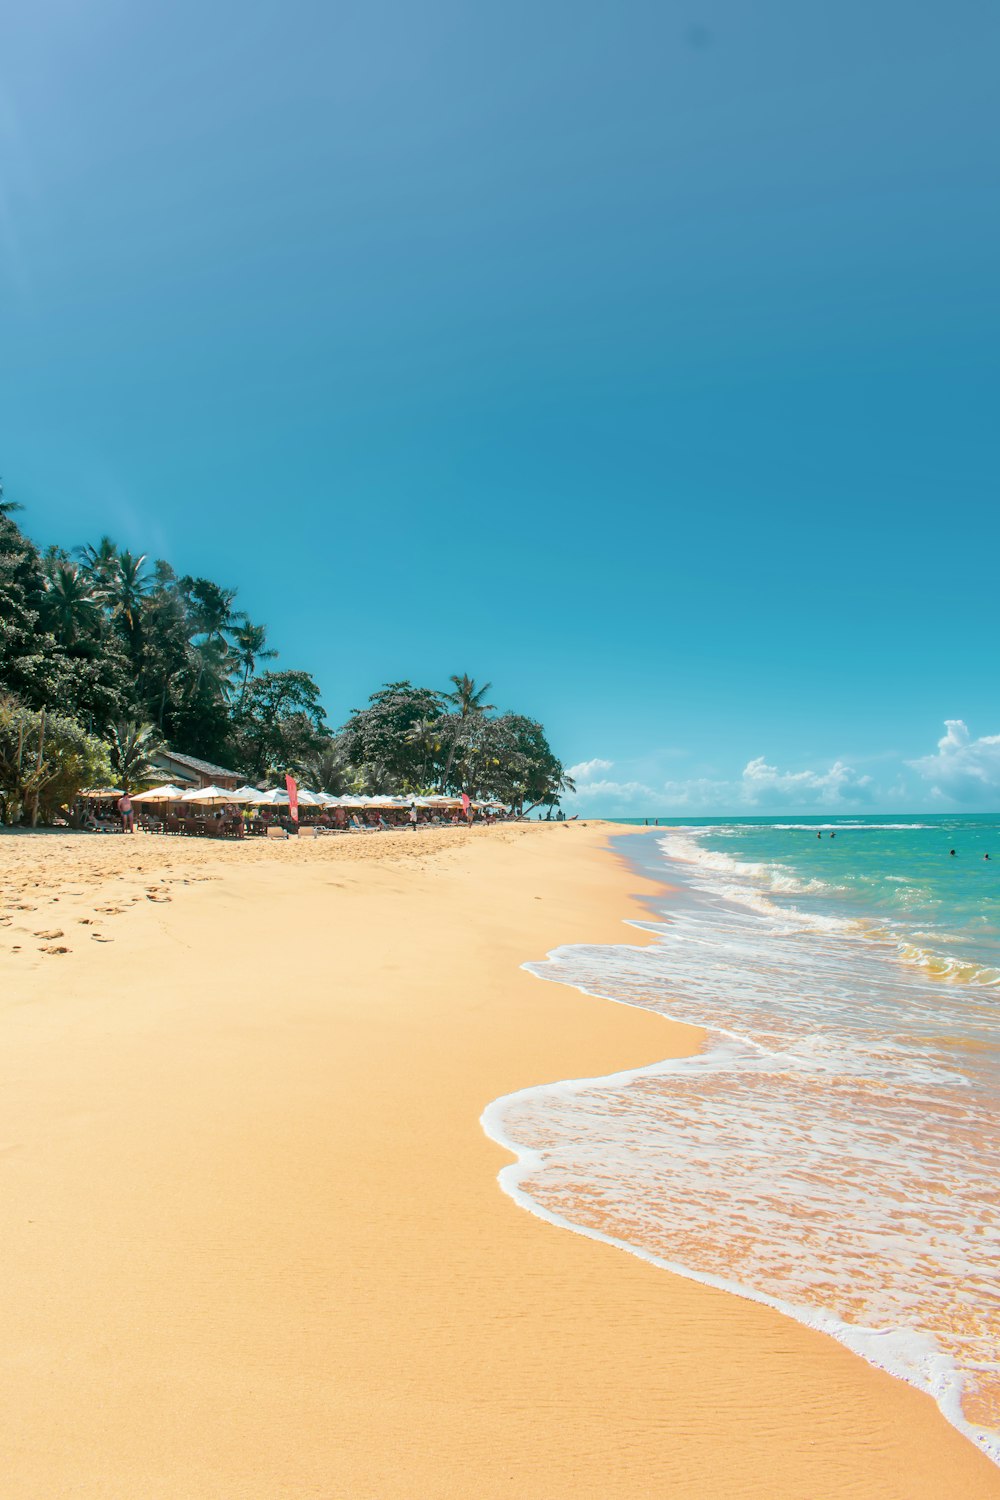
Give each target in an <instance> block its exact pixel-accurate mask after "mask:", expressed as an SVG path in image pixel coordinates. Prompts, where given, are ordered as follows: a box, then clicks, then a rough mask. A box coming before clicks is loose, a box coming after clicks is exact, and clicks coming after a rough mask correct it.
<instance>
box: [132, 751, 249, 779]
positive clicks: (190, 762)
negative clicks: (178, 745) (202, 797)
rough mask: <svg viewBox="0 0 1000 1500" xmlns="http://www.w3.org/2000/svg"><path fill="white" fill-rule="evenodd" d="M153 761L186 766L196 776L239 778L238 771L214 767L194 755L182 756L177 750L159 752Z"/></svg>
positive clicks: (209, 762)
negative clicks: (165, 761)
mask: <svg viewBox="0 0 1000 1500" xmlns="http://www.w3.org/2000/svg"><path fill="white" fill-rule="evenodd" d="M153 760H154V761H161V760H169V761H175V762H176V763H177V765H179V766H188V767H189V769H190V770H192V771H194V772H195V773H196V774H197V775H198V776H239V774H240V773H239V771H230V770H229V769H228V768H227V767H226V766H217V765H214V764H213V762H212V761H210V760H199V759H198V757H197V756H196V755H182V754H181V752H180V751H179V750H159V751H157V753H156V754H155V755H154V756H153Z"/></svg>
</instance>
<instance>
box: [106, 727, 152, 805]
mask: <svg viewBox="0 0 1000 1500" xmlns="http://www.w3.org/2000/svg"><path fill="white" fill-rule="evenodd" d="M108 745H109V747H110V751H111V764H112V766H113V768H114V772H115V775H116V776H117V777H118V779H119V781H120V782H121V785H122V791H125V792H130V791H131V790H132V789H133V787H135V786H137V785H138V783H139V782H140V781H146V780H148V779H149V774H150V772H151V771H152V769H153V756H154V755H155V754H156V753H157V751H158V750H162V748H163V736H162V735H161V734H160V731H159V730H158V729H157V727H156V725H155V724H142V723H140V722H139V720H138V719H123V720H121V721H120V722H119V723H118V724H115V725H113V726H112V728H111V730H110V731H109V733H108Z"/></svg>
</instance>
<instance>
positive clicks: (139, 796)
mask: <svg viewBox="0 0 1000 1500" xmlns="http://www.w3.org/2000/svg"><path fill="white" fill-rule="evenodd" d="M183 796H184V789H183V787H179V786H174V784H173V782H172V781H168V782H167V784H166V786H151V787H150V788H149V791H148V792H137V793H136V795H135V796H134V797H133V798H132V801H133V802H179V801H180V800H181V798H182V797H183Z"/></svg>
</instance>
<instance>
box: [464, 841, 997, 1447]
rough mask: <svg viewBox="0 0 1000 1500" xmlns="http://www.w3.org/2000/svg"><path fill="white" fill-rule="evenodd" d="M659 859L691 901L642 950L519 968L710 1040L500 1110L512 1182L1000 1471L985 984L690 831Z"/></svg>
mask: <svg viewBox="0 0 1000 1500" xmlns="http://www.w3.org/2000/svg"><path fill="white" fill-rule="evenodd" d="M644 842H645V841H644ZM657 843H658V844H659V847H660V850H661V852H662V855H663V858H664V865H663V869H662V874H663V876H664V878H665V879H667V880H669V881H670V883H671V885H673V886H675V887H677V886H679V887H680V889H679V891H677V892H676V893H675V894H674V895H673V896H672V897H671V899H670V901H669V903H668V904H667V907H666V909H665V911H664V912H663V919H662V920H660V921H655V920H649V921H645V922H641V923H635V924H633V925H634V926H636V927H638V928H640V929H641V930H642V931H643V932H644V934H646V935H648V936H649V937H650V938H652V942H651V943H650V944H649V946H646V947H637V946H630V945H626V944H621V945H615V946H611V947H592V946H574V947H570V948H560V949H557V950H555V951H554V952H553V953H552V954H550V955H549V957H548V959H547V960H546V961H545V962H544V963H540V964H529V965H526V967H527V968H528V969H529V971H530V972H532V973H534V974H535V975H536V976H537V977H539V978H541V979H547V980H555V981H557V982H561V983H568V984H571V985H574V986H575V987H577V988H578V989H580V990H583V991H584V992H586V993H588V994H594V995H601V996H604V997H606V998H608V999H611V1000H615V1001H618V1002H621V1003H626V1004H630V1005H636V1006H640V1007H641V1008H643V1009H649V1010H652V1011H655V1012H658V1013H660V1014H662V1015H664V1016H667V1017H669V1018H671V1019H675V1020H679V1021H686V1022H690V1023H692V1024H695V1025H698V1026H700V1027H703V1028H704V1029H705V1030H706V1031H707V1042H706V1045H705V1048H704V1050H703V1051H702V1052H701V1053H700V1054H699V1055H698V1056H696V1057H692V1058H685V1059H680V1060H671V1061H666V1062H663V1063H660V1064H657V1065H655V1066H654V1067H651V1068H645V1069H639V1070H636V1071H634V1072H629V1073H623V1074H618V1075H614V1076H612V1077H609V1078H604V1079H583V1080H575V1081H564V1082H561V1083H555V1084H552V1085H549V1086H544V1087H541V1088H533V1089H527V1090H523V1091H521V1092H519V1093H517V1094H513V1095H509V1096H507V1097H506V1098H504V1099H501V1100H497V1101H496V1102H495V1103H494V1104H493V1105H491V1106H490V1107H489V1109H488V1110H487V1111H486V1113H485V1115H484V1117H483V1124H484V1128H485V1129H486V1130H487V1132H488V1134H490V1135H491V1136H492V1137H493V1138H494V1139H496V1140H498V1141H499V1142H501V1144H503V1145H505V1146H507V1147H508V1149H510V1150H511V1151H512V1152H514V1153H516V1155H517V1157H518V1160H517V1162H516V1163H515V1164H513V1165H512V1166H510V1167H507V1168H505V1169H504V1171H503V1172H502V1174H501V1182H502V1185H503V1187H504V1188H505V1190H506V1191H507V1192H509V1193H510V1194H511V1196H512V1197H514V1198H515V1199H516V1201H518V1202H519V1203H521V1204H522V1206H524V1207H526V1208H530V1209H531V1210H532V1211H533V1212H535V1213H538V1214H540V1215H541V1216H542V1217H544V1218H546V1219H548V1220H550V1221H551V1222H553V1223H557V1224H561V1225H563V1226H565V1227H568V1228H572V1229H574V1230H576V1231H578V1232H580V1233H583V1234H587V1235H590V1236H592V1237H594V1238H597V1239H602V1240H605V1241H607V1242H609V1243H612V1244H616V1245H618V1246H620V1247H621V1248H622V1249H626V1250H629V1251H630V1252H631V1253H634V1254H638V1255H641V1256H643V1257H644V1258H646V1259H648V1260H651V1261H653V1262H654V1263H656V1264H658V1265H662V1266H664V1267H666V1268H667V1269H670V1270H673V1271H676V1272H679V1273H681V1274H684V1275H687V1276H691V1277H694V1278H695V1279H696V1280H700V1281H703V1282H705V1283H707V1284H709V1285H712V1286H717V1287H721V1288H723V1289H726V1290H729V1291H733V1292H736V1293H738V1294H739V1295H741V1296H745V1297H750V1298H752V1299H753V1300H756V1301H759V1302H763V1303H766V1304H767V1305H769V1306H772V1307H775V1308H777V1309H778V1310H780V1311H781V1312H783V1313H786V1314H788V1315H789V1316H792V1317H795V1318H797V1319H798V1320H799V1321H801V1322H804V1323H806V1324H808V1325H809V1326H810V1327H813V1328H817V1329H821V1330H822V1331H824V1332H827V1333H829V1334H831V1335H832V1336H833V1337H835V1338H837V1339H838V1340H839V1341H840V1342H841V1343H844V1344H846V1345H847V1346H848V1347H849V1348H851V1349H853V1350H854V1351H855V1352H857V1353H859V1354H862V1355H863V1356H864V1357H865V1358H866V1359H868V1360H870V1361H871V1362H872V1363H873V1364H876V1365H878V1366H879V1367H880V1368H882V1369H885V1370H888V1371H890V1372H891V1373H892V1374H894V1375H897V1376H900V1377H901V1378H903V1379H906V1380H908V1381H910V1382H911V1383H912V1384H914V1385H916V1386H917V1387H919V1388H920V1389H921V1390H924V1391H926V1392H928V1393H929V1394H931V1395H932V1396H933V1397H934V1399H935V1400H936V1401H937V1402H938V1404H939V1406H940V1407H941V1410H942V1411H943V1412H944V1413H945V1415H946V1416H947V1417H948V1419H949V1420H950V1421H952V1422H953V1423H954V1424H955V1425H956V1426H958V1427H959V1428H960V1429H961V1430H962V1431H963V1432H964V1433H966V1435H968V1436H969V1437H970V1438H972V1439H973V1440H974V1441H975V1442H977V1444H978V1445H979V1446H981V1447H982V1448H983V1449H984V1450H985V1451H986V1452H987V1453H989V1455H990V1456H991V1457H992V1458H993V1459H994V1461H996V1462H998V1463H1000V1364H998V1362H997V1350H998V1348H1000V1321H998V1296H997V1293H998V1288H997V1278H996V1265H997V1260H998V1256H1000V1203H998V1200H997V1195H996V1191H995V1184H996V1182H997V1181H998V1180H1000V1140H998V1138H997V1132H996V1126H995V1120H996V1111H997V1104H998V1099H997V1096H996V1087H997V1073H996V1054H995V1052H993V1051H991V1044H990V1037H991V1035H992V1030H991V1022H992V1019H993V1017H992V1015H991V1014H990V1013H989V1011H987V1012H985V1013H984V1012H983V1010H982V1006H983V1004H984V1003H985V1002H986V997H985V995H984V992H983V991H982V990H981V989H980V990H978V991H977V989H976V987H975V985H971V986H970V985H968V984H963V985H955V986H953V987H944V986H942V985H941V984H940V983H938V982H936V981H935V980H933V979H930V978H928V977H927V975H926V973H925V972H924V971H923V970H922V969H921V967H920V965H919V964H914V965H913V966H907V965H906V964H905V963H903V962H901V961H900V957H901V956H900V954H899V953H898V951H897V948H898V944H897V943H896V942H895V941H894V939H893V938H892V937H878V936H876V937H874V938H873V937H872V936H871V935H870V933H871V931H872V930H876V929H874V928H870V929H866V928H865V927H864V925H863V924H860V923H858V922H852V921H851V920H848V919H846V918H844V917H842V916H840V915H837V914H836V913H832V912H823V911H821V910H817V909H815V906H816V903H817V900H818V899H819V898H820V897H821V895H822V892H817V891H816V890H815V889H813V888H811V886H812V883H811V882H810V881H802V880H798V883H797V885H796V877H795V875H794V874H789V872H787V871H784V870H781V869H780V868H779V869H776V870H772V869H771V868H770V867H769V866H767V865H761V862H759V861H749V862H744V863H741V862H740V861H739V860H738V859H735V858H734V859H730V858H729V856H727V855H723V856H722V857H721V858H720V857H718V851H716V850H706V849H703V848H701V846H700V845H699V842H698V835H697V834H693V835H692V832H691V830H689V829H686V830H684V831H683V833H681V834H680V835H678V834H677V833H676V832H675V831H669V832H665V833H662V834H661V835H659V836H658V839H657ZM786 876H787V879H788V881H789V884H788V885H778V884H776V880H781V879H783V878H784V877H786ZM823 884H825V883H823ZM828 888H829V889H830V890H833V889H835V886H833V885H830V886H829V887H828ZM793 896H794V898H795V899H794V900H793V899H792V897H793ZM802 897H806V898H807V900H808V901H809V902H810V903H811V904H810V906H809V907H806V906H804V905H803V904H802V903H801V898H802ZM903 957H905V955H903ZM987 993H988V992H987ZM977 994H978V995H980V996H983V1000H982V1001H980V1000H979V999H977ZM942 996H944V997H945V1001H946V1003H942ZM992 1003H993V1002H992V1000H991V1001H990V1004H992Z"/></svg>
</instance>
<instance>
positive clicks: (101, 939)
mask: <svg viewBox="0 0 1000 1500" xmlns="http://www.w3.org/2000/svg"><path fill="white" fill-rule="evenodd" d="M90 936H91V937H92V938H93V940H94V942H95V943H113V942H114V938H109V937H105V936H104V934H103V932H92V933H91V934H90Z"/></svg>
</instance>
